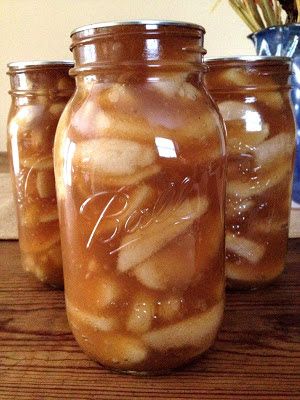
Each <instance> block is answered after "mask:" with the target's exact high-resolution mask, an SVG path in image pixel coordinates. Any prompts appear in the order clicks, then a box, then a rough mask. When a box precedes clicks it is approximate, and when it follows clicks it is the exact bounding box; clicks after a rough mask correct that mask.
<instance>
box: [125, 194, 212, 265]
mask: <svg viewBox="0 0 300 400" xmlns="http://www.w3.org/2000/svg"><path fill="white" fill-rule="evenodd" d="M207 209H208V200H207V198H206V197H204V196H203V197H194V198H188V199H186V200H184V201H183V202H182V203H181V204H179V205H176V206H174V205H169V206H167V207H166V208H165V209H164V210H163V211H162V212H161V213H160V214H158V215H154V216H153V218H152V219H151V221H150V223H148V224H147V226H146V227H144V228H139V229H137V230H136V231H135V232H133V233H129V234H127V235H125V236H124V238H123V240H122V242H121V245H120V247H119V249H117V250H118V251H119V258H118V264H117V268H118V270H119V271H120V272H126V271H128V270H130V269H131V268H132V267H134V266H136V265H137V264H140V263H141V262H143V261H145V260H146V259H147V258H148V257H150V256H151V255H153V254H154V253H156V252H157V251H158V250H159V249H161V248H162V247H164V246H165V245H166V244H168V243H169V242H170V241H171V240H173V239H174V238H175V237H176V236H178V235H180V234H181V233H183V232H184V231H185V230H186V229H187V228H188V227H189V226H191V225H192V224H193V222H194V221H195V220H196V219H197V218H199V217H200V216H201V215H203V214H204V213H205V212H206V211H207Z"/></svg>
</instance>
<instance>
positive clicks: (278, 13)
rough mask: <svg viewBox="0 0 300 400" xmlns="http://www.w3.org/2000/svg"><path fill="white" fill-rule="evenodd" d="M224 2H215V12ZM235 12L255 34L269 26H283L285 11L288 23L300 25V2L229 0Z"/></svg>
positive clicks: (299, 0) (291, 0) (294, 0)
mask: <svg viewBox="0 0 300 400" xmlns="http://www.w3.org/2000/svg"><path fill="white" fill-rule="evenodd" d="M221 1H222V0H215V2H214V4H213V7H212V10H214V9H215V8H216V7H217V6H218V5H219V4H220V2H221ZM227 1H228V3H229V4H230V6H231V7H232V8H233V10H234V11H235V12H236V13H237V14H238V15H239V17H240V18H241V19H242V20H243V21H244V22H245V24H246V25H247V26H248V27H249V29H251V31H253V32H255V31H258V30H261V29H264V28H267V27H268V26H273V25H282V24H283V10H284V13H286V23H293V22H299V23H300V0H227Z"/></svg>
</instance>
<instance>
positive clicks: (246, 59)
mask: <svg viewBox="0 0 300 400" xmlns="http://www.w3.org/2000/svg"><path fill="white" fill-rule="evenodd" d="M240 61H241V62H245V63H247V62H264V61H267V62H269V61H270V62H271V61H273V62H281V63H289V62H291V58H290V57H282V56H252V55H250V56H233V57H205V58H204V62H205V63H208V64H209V63H218V62H226V63H228V64H230V63H237V62H240Z"/></svg>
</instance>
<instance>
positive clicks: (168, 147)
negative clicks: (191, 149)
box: [155, 137, 177, 158]
mask: <svg viewBox="0 0 300 400" xmlns="http://www.w3.org/2000/svg"><path fill="white" fill-rule="evenodd" d="M155 144H156V146H157V151H158V154H159V155H160V157H164V158H177V154H176V150H175V146H174V143H173V140H171V139H166V138H162V137H156V138H155Z"/></svg>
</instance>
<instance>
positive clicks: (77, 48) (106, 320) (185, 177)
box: [54, 21, 225, 373]
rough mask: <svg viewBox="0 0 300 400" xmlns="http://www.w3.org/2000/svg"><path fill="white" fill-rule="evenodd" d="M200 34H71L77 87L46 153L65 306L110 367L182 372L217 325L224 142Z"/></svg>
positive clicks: (153, 26)
mask: <svg viewBox="0 0 300 400" xmlns="http://www.w3.org/2000/svg"><path fill="white" fill-rule="evenodd" d="M203 35H204V29H203V28H202V27H200V26H197V25H190V24H184V23H171V22H154V21H148V22H147V21H141V22H129V23H128V22H127V23H111V24H109V23H108V24H98V25H92V26H86V27H82V28H79V29H77V30H76V31H74V32H73V33H72V35H71V37H72V46H71V49H72V51H73V55H74V58H75V68H74V69H73V70H71V73H72V74H73V75H75V76H76V86H77V89H76V93H75V96H74V98H73V99H72V101H71V102H70V103H69V104H68V106H67V108H66V110H65V111H64V113H63V116H62V118H61V120H60V123H59V126H58V130H57V135H56V140H55V153H54V159H55V175H56V187H57V196H58V206H59V217H60V223H61V238H62V249H63V260H64V276H65V296H66V307H67V314H68V319H69V322H70V326H71V329H72V331H73V333H74V335H75V337H76V339H77V341H78V343H79V345H80V346H81V347H82V348H83V349H84V351H85V352H86V353H88V354H89V355H90V356H91V357H92V358H94V359H95V360H97V361H98V362H100V363H101V364H103V365H104V366H107V367H109V368H112V369H115V370H122V371H128V372H139V373H147V372H152V373H157V372H161V371H167V370H169V369H171V368H174V367H177V366H179V365H181V364H184V363H186V362H188V361H189V360H191V359H193V358H194V357H196V356H198V355H199V354H200V353H202V352H203V351H205V350H207V349H208V347H209V346H210V345H211V344H212V343H213V341H214V339H215V337H216V334H217V331H218V328H219V325H220V323H221V320H222V314H223V307H224V276H223V274H224V271H223V266H224V258H223V256H224V253H223V250H224V249H223V247H224V246H223V240H224V237H223V235H224V229H223V227H224V225H223V224H224V221H223V200H224V187H225V182H224V170H225V160H224V159H225V143H224V136H223V133H224V132H223V129H224V128H223V122H222V120H221V117H220V115H219V114H218V111H217V109H216V106H215V105H214V103H213V102H212V100H211V98H210V97H209V96H208V95H207V92H206V91H205V90H204V88H203V86H202V73H203V71H204V67H203V64H202V57H203V54H204V50H203V47H202V43H203Z"/></svg>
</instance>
